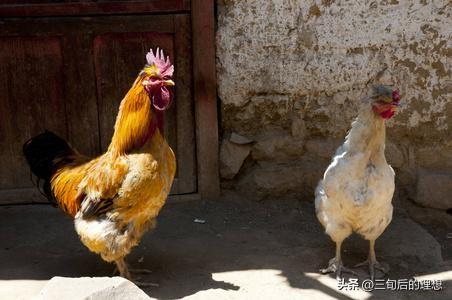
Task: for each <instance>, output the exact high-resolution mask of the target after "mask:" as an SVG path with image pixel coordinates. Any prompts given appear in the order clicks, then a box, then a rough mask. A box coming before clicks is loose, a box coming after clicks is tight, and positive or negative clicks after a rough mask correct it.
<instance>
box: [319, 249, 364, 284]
mask: <svg viewBox="0 0 452 300" xmlns="http://www.w3.org/2000/svg"><path fill="white" fill-rule="evenodd" d="M341 246H342V241H339V242H336V256H335V257H333V258H332V259H330V261H329V263H328V267H327V268H325V269H321V270H320V273H322V274H328V273H336V278H337V279H339V278H341V276H342V273H350V274H353V275H355V276H357V274H356V273H355V272H354V271H353V270H350V269H348V268H346V267H344V265H343V264H342V258H341Z"/></svg>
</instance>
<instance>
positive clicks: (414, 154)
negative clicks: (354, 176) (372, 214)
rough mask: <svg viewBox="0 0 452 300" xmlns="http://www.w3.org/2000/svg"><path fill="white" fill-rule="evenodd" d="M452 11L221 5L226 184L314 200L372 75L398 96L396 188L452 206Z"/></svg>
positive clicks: (292, 0) (258, 194)
mask: <svg viewBox="0 0 452 300" xmlns="http://www.w3.org/2000/svg"><path fill="white" fill-rule="evenodd" d="M451 14H452V5H451V4H450V2H449V1H448V0H443V1H427V0H420V1H418V0H413V1H402V0H400V1H398V0H387V1H334V0H321V1H320V0H317V1H313V0H220V1H217V37H216V38H217V76H218V94H219V98H220V102H221V110H220V117H221V128H222V141H221V153H220V156H221V175H222V186H223V188H225V189H235V190H238V191H239V192H242V193H245V194H246V195H249V196H250V197H255V198H258V199H262V198H265V197H268V196H271V197H280V196H283V197H286V196H296V197H299V198H303V199H306V200H312V199H313V190H314V188H315V186H316V184H317V182H318V180H319V179H320V178H321V176H322V174H323V172H324V170H325V168H326V166H327V165H328V164H329V161H330V158H331V156H332V155H333V153H334V151H335V149H336V147H337V146H338V145H340V144H341V143H342V142H343V139H344V136H345V134H346V132H347V130H348V129H349V127H350V123H351V121H352V120H353V118H354V117H355V116H356V111H357V107H358V106H359V104H360V101H361V99H362V98H363V97H364V95H365V94H366V93H367V91H368V90H369V88H370V87H371V86H372V85H373V84H375V83H377V82H380V83H385V84H391V85H393V86H395V87H397V88H398V89H399V90H400V92H401V94H402V105H401V107H400V110H399V113H398V114H397V115H396V116H395V117H394V118H393V119H391V120H390V121H388V122H387V126H388V131H387V132H388V138H387V147H386V155H387V158H388V161H389V162H390V163H391V164H392V166H393V167H394V169H395V170H396V173H397V186H398V190H399V191H401V192H403V193H405V194H406V195H407V196H408V197H411V198H412V199H415V200H416V201H418V202H419V203H421V204H422V205H425V206H432V207H436V208H441V209H445V208H450V207H452V138H451V137H452V97H451V96H452V76H451V65H452V16H451ZM438 178H440V179H439V180H438ZM431 191H436V192H435V193H434V194H435V195H432V193H431ZM441 196H443V197H441ZM431 197H435V199H431ZM438 198H439V199H438ZM441 198H443V199H441Z"/></svg>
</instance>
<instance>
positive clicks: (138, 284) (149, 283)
mask: <svg viewBox="0 0 452 300" xmlns="http://www.w3.org/2000/svg"><path fill="white" fill-rule="evenodd" d="M133 283H135V284H136V285H137V286H138V287H141V288H147V287H159V286H160V284H158V283H154V282H141V281H135V280H134V281H133Z"/></svg>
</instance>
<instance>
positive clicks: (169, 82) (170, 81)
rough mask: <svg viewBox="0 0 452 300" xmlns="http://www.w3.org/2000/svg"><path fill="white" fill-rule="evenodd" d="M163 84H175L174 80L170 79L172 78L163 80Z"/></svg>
mask: <svg viewBox="0 0 452 300" xmlns="http://www.w3.org/2000/svg"><path fill="white" fill-rule="evenodd" d="M163 83H164V85H166V86H175V85H176V84H175V83H174V81H172V80H165V81H164V82H163Z"/></svg>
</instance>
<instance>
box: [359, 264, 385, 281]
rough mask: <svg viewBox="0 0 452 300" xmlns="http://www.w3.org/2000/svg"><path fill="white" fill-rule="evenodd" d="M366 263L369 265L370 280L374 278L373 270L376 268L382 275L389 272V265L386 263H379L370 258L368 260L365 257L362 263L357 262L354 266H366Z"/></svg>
mask: <svg viewBox="0 0 452 300" xmlns="http://www.w3.org/2000/svg"><path fill="white" fill-rule="evenodd" d="M366 265H367V266H369V276H370V280H372V281H374V280H375V270H378V271H380V272H382V273H383V275H386V274H388V272H389V266H388V265H386V264H381V263H379V262H378V261H376V260H374V261H372V260H369V259H366V260H365V261H363V262H362V263H359V264H357V265H355V268H358V267H362V266H366Z"/></svg>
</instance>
